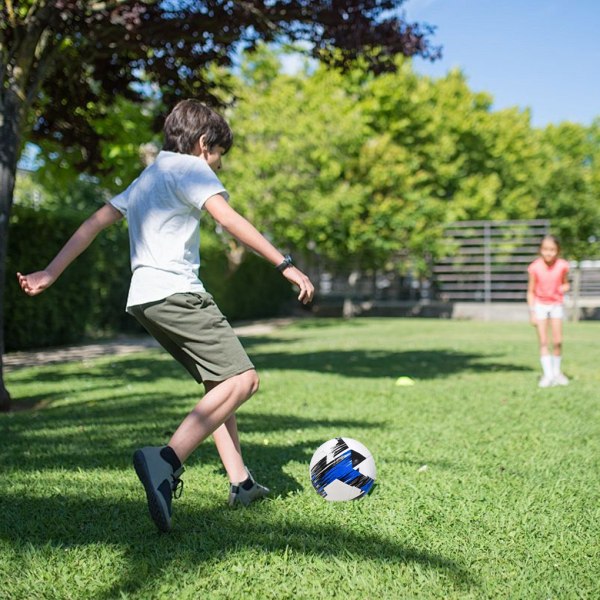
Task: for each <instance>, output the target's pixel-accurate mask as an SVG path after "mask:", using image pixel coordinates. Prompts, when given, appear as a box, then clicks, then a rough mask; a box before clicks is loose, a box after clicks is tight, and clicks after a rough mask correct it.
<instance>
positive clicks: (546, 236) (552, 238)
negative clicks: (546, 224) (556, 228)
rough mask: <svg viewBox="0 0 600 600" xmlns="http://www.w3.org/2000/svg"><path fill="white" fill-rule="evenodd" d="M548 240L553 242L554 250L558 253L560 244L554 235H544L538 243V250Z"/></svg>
mask: <svg viewBox="0 0 600 600" xmlns="http://www.w3.org/2000/svg"><path fill="white" fill-rule="evenodd" d="M546 240H549V241H551V242H554V243H555V244H556V249H557V250H558V251H559V252H560V242H559V241H558V238H557V237H556V236H555V235H551V234H550V233H548V234H547V235H545V236H544V237H543V238H542V241H541V242H540V248H541V247H542V244H543V243H544V242H545V241H546Z"/></svg>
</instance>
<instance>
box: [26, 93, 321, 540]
mask: <svg viewBox="0 0 600 600" xmlns="http://www.w3.org/2000/svg"><path fill="white" fill-rule="evenodd" d="M164 136H165V144H164V147H163V150H162V151H161V152H160V153H159V154H158V156H157V158H156V161H155V162H154V163H153V164H152V165H150V166H149V167H147V168H146V169H145V170H144V171H143V172H142V173H141V174H140V176H139V177H138V178H137V179H136V180H135V181H134V182H133V183H132V184H131V185H130V186H129V187H128V188H127V189H126V190H125V191H124V192H123V193H121V194H119V195H118V196H116V197H115V198H113V199H112V200H110V202H109V203H108V204H106V205H105V206H103V207H102V208H100V209H99V210H98V211H96V213H94V214H93V215H92V216H91V217H90V218H88V219H87V220H86V221H85V222H84V223H83V224H82V225H81V226H80V227H79V229H78V230H77V231H76V232H75V233H74V234H73V236H72V237H71V238H70V239H69V241H68V242H67V243H66V244H65V246H64V247H63V248H62V249H61V251H60V252H59V253H58V254H57V255H56V257H55V258H54V259H53V260H52V262H51V263H50V264H49V265H48V266H47V267H46V269H44V270H43V271H38V272H35V273H32V274H29V275H21V273H17V278H18V281H19V284H20V285H21V288H22V289H23V291H24V292H25V293H26V294H29V295H30V296H34V295H36V294H39V293H40V292H42V291H43V290H45V289H46V288H47V287H49V286H50V285H52V283H54V281H56V279H57V278H58V277H59V275H60V274H61V273H62V272H63V271H64V270H65V268H66V267H67V266H68V265H69V264H70V263H71V262H72V261H73V260H74V259H75V258H76V257H77V256H79V254H81V252H83V250H85V248H87V247H88V246H89V244H90V243H91V242H92V241H93V239H94V238H95V237H96V236H97V235H98V233H99V232H100V231H102V230H103V229H104V228H106V227H108V226H109V225H111V224H113V223H115V222H117V221H118V220H119V219H121V218H122V217H124V216H125V217H127V220H128V224H129V239H130V252H131V269H132V278H131V285H130V289H129V296H128V298H127V311H128V312H129V313H131V314H132V315H133V316H134V317H135V318H136V319H137V320H138V321H139V322H140V323H141V324H142V325H143V326H144V327H145V328H146V329H147V330H148V332H149V333H150V334H151V335H152V336H154V337H155V338H156V339H157V340H158V341H159V342H160V344H161V345H162V346H163V347H164V348H165V349H166V350H167V351H168V352H169V353H170V354H171V355H172V356H173V357H174V358H175V359H176V360H178V361H179V362H180V363H181V364H182V365H183V366H184V367H185V368H186V369H187V370H188V371H189V372H190V374H191V375H192V377H194V379H195V380H196V381H197V382H198V383H203V384H204V387H205V391H206V393H205V395H204V397H203V398H202V399H201V400H200V402H198V404H197V405H196V406H195V408H194V409H193V410H192V411H191V412H190V413H189V414H188V415H187V416H186V417H185V418H184V420H183V421H182V422H181V424H180V425H179V427H178V429H177V430H176V431H175V433H174V434H173V436H172V438H171V439H170V441H169V443H168V445H167V446H163V447H146V448H141V449H139V450H137V451H136V452H135V453H134V456H133V462H134V467H135V470H136V473H137V475H138V477H139V479H140V481H141V482H142V484H143V486H144V488H145V491H146V498H147V501H148V508H149V511H150V515H151V517H152V519H153V520H154V522H155V524H156V526H157V527H158V529H159V530H160V531H164V532H166V531H169V530H170V529H171V500H172V498H173V497H174V496H175V495H176V492H177V491H179V492H180V491H181V487H182V485H183V484H182V482H181V480H180V479H179V476H180V475H181V473H182V471H183V466H182V465H183V463H184V462H185V460H186V459H187V458H188V457H189V456H190V454H191V453H192V452H193V451H194V450H195V449H196V447H197V446H198V445H199V444H200V443H201V442H202V441H204V440H205V439H206V438H207V437H208V436H209V435H211V434H213V436H214V440H215V444H216V447H217V450H218V452H219V456H220V458H221V460H222V462H223V465H224V467H225V470H226V471H227V475H228V477H229V480H230V494H229V504H230V505H233V504H235V503H236V502H239V503H241V504H243V505H245V506H247V505H248V504H250V502H252V501H253V500H256V499H258V498H261V497H263V496H265V495H266V494H267V493H268V492H269V490H268V489H267V488H265V487H263V486H261V485H259V484H258V483H256V482H255V481H254V479H253V477H252V475H251V474H250V472H249V471H248V470H247V468H246V466H245V464H244V461H243V459H242V453H241V450H240V442H239V438H238V431H237V423H236V417H235V411H236V410H237V409H238V407H239V406H240V405H241V404H242V403H243V402H244V401H246V400H247V399H248V398H250V396H252V395H253V394H254V393H255V392H256V391H257V390H258V383H259V382H258V376H257V374H256V371H255V369H254V366H253V365H252V363H251V362H250V360H249V358H248V356H247V355H246V353H245V351H244V349H243V348H242V345H241V344H240V342H239V340H238V339H237V337H236V336H235V334H234V333H233V330H232V328H231V326H230V325H229V323H228V322H227V320H226V319H225V317H224V316H223V315H222V314H221V312H220V311H219V309H218V308H217V306H216V305H215V303H214V301H213V299H212V297H211V296H210V294H208V293H207V292H206V290H205V289H204V286H203V285H202V282H201V281H200V279H199V278H198V269H199V266H200V252H199V219H200V214H201V210H203V209H204V210H206V211H207V212H208V213H210V215H211V216H212V217H213V218H214V219H215V220H216V221H217V222H218V223H219V224H220V225H221V226H222V227H223V228H224V229H225V230H226V231H228V232H229V233H230V234H232V235H233V236H235V237H236V238H237V239H238V240H239V241H240V242H242V243H243V244H245V245H246V246H248V247H249V248H251V249H252V250H254V251H255V252H257V253H258V254H260V255H261V256H263V257H264V258H265V259H266V260H268V261H270V262H271V263H272V264H273V265H274V266H275V267H276V268H277V269H278V270H279V271H280V272H281V273H282V275H283V276H284V277H286V278H287V279H288V280H289V281H290V282H292V283H293V284H295V285H296V286H298V288H299V289H300V293H299V295H298V300H300V301H301V302H302V303H304V304H306V303H308V302H310V301H311V300H312V297H313V293H314V288H313V285H312V283H311V282H310V280H309V279H308V277H307V276H306V275H304V273H302V272H301V271H299V270H298V269H297V268H296V267H295V266H294V265H293V264H292V260H291V258H290V257H289V256H283V255H282V254H281V253H280V252H279V251H278V250H277V249H276V248H275V247H274V246H272V245H271V244H270V243H269V242H268V241H267V240H266V239H265V238H264V237H263V236H262V235H261V234H260V233H259V232H258V231H257V230H256V229H255V228H254V226H253V225H251V224H250V223H249V222H248V221H247V220H246V219H244V218H243V217H242V216H241V215H239V214H238V213H237V212H236V211H235V210H233V209H232V208H231V207H230V206H229V204H228V202H227V200H228V194H227V192H226V191H225V189H224V188H223V185H222V184H221V182H220V181H219V178H218V177H217V175H216V172H217V171H218V170H219V169H220V168H221V158H222V156H223V155H224V154H225V153H226V152H227V151H228V150H229V148H230V147H231V144H232V140H233V135H232V132H231V130H230V128H229V125H228V124H227V123H226V121H225V120H224V119H223V118H222V117H221V116H220V115H218V114H217V113H215V112H214V111H212V110H210V109H209V108H207V107H206V106H204V105H203V104H201V103H200V102H198V101H196V100H183V101H182V102H179V103H178V104H177V106H176V107H175V108H174V109H173V111H172V112H171V113H170V114H169V116H168V117H167V119H166V121H165V125H164Z"/></svg>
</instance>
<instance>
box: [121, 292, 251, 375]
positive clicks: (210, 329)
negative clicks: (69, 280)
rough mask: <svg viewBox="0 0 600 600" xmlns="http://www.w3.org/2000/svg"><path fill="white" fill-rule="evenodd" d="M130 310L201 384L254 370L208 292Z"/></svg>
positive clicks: (168, 299)
mask: <svg viewBox="0 0 600 600" xmlns="http://www.w3.org/2000/svg"><path fill="white" fill-rule="evenodd" d="M128 310H129V312H130V313H131V314H133V316H134V317H135V318H136V319H137V320H138V321H139V322H140V323H141V324H142V325H143V326H144V328H145V329H146V330H147V331H148V333H149V334H150V335H151V336H152V337H154V338H155V339H156V340H157V341H158V342H159V343H160V345H161V346H162V347H163V348H164V349H165V350H166V351H167V352H169V353H170V354H171V355H172V356H173V357H174V358H175V359H176V360H177V361H178V362H180V363H181V364H182V365H183V366H184V367H185V368H186V369H187V370H188V371H189V372H190V373H191V375H192V377H193V378H194V379H195V380H196V381H197V382H198V383H202V382H203V381H224V380H225V379H229V377H233V376H234V375H239V374H240V373H243V372H244V371H248V370H250V369H254V365H253V364H252V363H251V362H250V359H249V358H248V355H247V354H246V351H245V350H244V348H243V347H242V344H241V343H240V340H239V339H238V338H237V336H236V335H235V333H234V331H233V329H232V328H231V325H230V324H229V322H228V321H227V319H226V318H225V316H224V315H223V313H222V312H221V311H220V310H219V308H218V307H217V305H216V304H215V301H214V300H213V298H212V296H211V295H210V294H208V293H199V294H198V293H191V292H186V293H182V294H173V295H172V296H168V297H167V298H165V299H164V300H159V301H157V302H149V303H147V304H139V305H137V306H131V307H129V309H128Z"/></svg>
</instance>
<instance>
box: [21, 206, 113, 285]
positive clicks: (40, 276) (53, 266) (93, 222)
mask: <svg viewBox="0 0 600 600" xmlns="http://www.w3.org/2000/svg"><path fill="white" fill-rule="evenodd" d="M122 217H123V215H122V214H121V213H120V212H119V211H118V210H117V209H116V208H115V207H114V206H112V205H111V204H105V205H104V206H103V207H102V208H100V209H99V210H97V211H96V212H95V213H94V214H93V215H92V216H91V217H89V218H88V219H86V220H85V221H84V222H83V223H82V224H81V225H80V226H79V228H78V229H77V231H76V232H75V233H74V234H73V235H72V236H71V238H70V239H69V241H68V242H67V243H66V244H65V245H64V246H63V247H62V249H61V250H60V252H59V253H58V254H57V255H56V256H55V257H54V259H53V260H52V262H51V263H50V264H49V265H48V266H47V267H46V268H45V269H44V270H42V271H36V272H35V273H30V274H29V275H21V273H17V279H18V281H19V285H20V286H21V289H22V290H23V291H24V292H25V293H26V294H28V295H29V296H36V295H37V294H40V293H41V292H43V291H44V290H45V289H46V288H48V287H50V286H51V285H52V284H53V283H54V282H55V281H56V280H57V279H58V278H59V276H60V274H61V273H62V272H63V271H64V270H65V269H66V268H67V267H68V266H69V265H70V264H71V263H72V262H73V261H74V260H75V259H76V258H77V257H78V256H79V255H80V254H81V253H82V252H83V251H84V250H85V249H86V248H87V247H88V246H89V245H90V244H91V243H92V241H93V240H94V238H95V237H96V236H97V235H98V234H99V233H100V232H101V231H102V230H103V229H106V227H108V226H109V225H112V224H113V223H116V222H117V221H118V220H119V219H121V218H122Z"/></svg>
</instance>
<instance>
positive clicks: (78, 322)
mask: <svg viewBox="0 0 600 600" xmlns="http://www.w3.org/2000/svg"><path fill="white" fill-rule="evenodd" d="M81 221H82V215H81V214H80V213H78V212H75V211H56V210H48V209H43V208H31V207H25V206H18V205H16V206H15V207H14V208H13V214H12V216H11V225H10V233H9V239H8V258H7V270H6V272H7V281H6V286H5V297H4V303H5V349H6V351H15V350H25V349H31V348H42V347H48V346H60V345H64V344H71V343H78V342H82V341H85V340H89V339H93V338H97V337H100V336H106V335H114V334H121V333H132V332H135V333H141V332H142V331H143V330H142V329H141V328H140V326H139V325H138V324H137V322H136V321H135V319H133V317H131V316H129V315H127V314H126V313H125V310H124V307H125V301H126V298H127V290H128V286H129V278H130V268H129V240H128V234H127V227H126V224H125V223H124V222H123V223H122V224H121V223H120V224H118V225H115V226H113V227H110V228H109V229H107V230H106V231H104V232H102V233H101V234H100V236H99V237H98V239H97V240H96V241H94V243H93V244H92V245H91V246H90V247H89V248H88V249H87V250H86V251H85V252H84V253H83V254H82V255H81V256H80V257H79V258H78V259H77V260H76V261H75V262H74V263H73V264H72V265H70V266H69V268H68V269H67V270H66V271H65V272H64V273H63V275H62V276H61V277H60V278H59V280H58V281H57V282H56V283H55V284H54V285H53V286H52V287H51V288H50V289H48V290H47V291H45V292H44V293H43V294H41V295H39V296H35V297H33V298H29V297H27V296H25V295H24V294H23V293H22V292H21V290H20V289H19V286H18V285H17V281H16V277H15V273H16V272H17V271H20V272H22V273H29V272H31V271H35V270H38V269H40V268H42V267H43V266H45V265H46V264H47V263H48V261H49V260H50V259H51V258H52V257H53V256H54V255H55V254H56V252H57V251H58V250H59V249H60V248H61V247H62V245H63V244H64V242H65V241H66V240H67V239H68V238H69V236H70V235H71V234H72V233H73V232H74V231H75V229H77V227H78V226H79V224H80V223H81ZM203 235H204V237H205V238H206V237H208V239H207V243H206V247H204V242H203V250H202V267H201V273H200V277H201V279H202V280H203V282H204V284H205V286H206V288H207V289H208V291H210V292H211V293H212V294H213V296H214V297H215V300H216V302H217V304H218V305H219V306H220V308H221V310H222V311H223V313H224V314H225V315H226V316H227V317H228V318H229V319H230V320H231V321H236V320H241V319H256V318H265V317H271V316H275V315H278V314H281V311H282V310H283V309H284V308H285V307H286V305H287V303H288V302H289V300H290V298H292V297H293V296H292V290H291V287H290V285H289V284H288V283H287V282H286V280H285V279H284V278H283V277H281V275H280V274H279V273H277V272H276V271H275V270H274V269H273V267H272V266H271V265H270V264H268V263H267V262H266V261H264V260H263V259H261V258H259V257H257V256H255V255H253V254H251V253H248V254H246V255H245V258H244V260H243V262H242V264H241V265H240V266H239V267H238V268H237V270H235V271H234V272H230V269H229V266H228V263H227V257H226V255H225V252H224V250H223V246H222V245H221V243H219V242H218V241H216V237H215V236H212V238H211V236H210V234H209V235H208V236H207V235H206V233H204V234H203ZM213 238H214V239H213Z"/></svg>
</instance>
